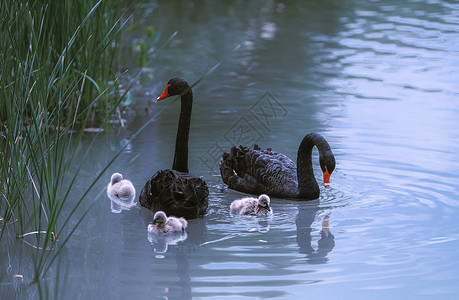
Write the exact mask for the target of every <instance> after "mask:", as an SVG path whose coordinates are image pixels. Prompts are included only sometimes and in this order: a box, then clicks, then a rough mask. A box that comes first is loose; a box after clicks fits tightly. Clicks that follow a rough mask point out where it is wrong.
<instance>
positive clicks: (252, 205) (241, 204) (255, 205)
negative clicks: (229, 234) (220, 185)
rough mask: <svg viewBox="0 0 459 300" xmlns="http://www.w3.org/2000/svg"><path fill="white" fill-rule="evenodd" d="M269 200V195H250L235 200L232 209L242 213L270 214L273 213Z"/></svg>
mask: <svg viewBox="0 0 459 300" xmlns="http://www.w3.org/2000/svg"><path fill="white" fill-rule="evenodd" d="M269 202H270V199H269V197H268V195H265V194H262V195H260V197H258V199H257V198H251V197H248V198H242V199H239V200H234V201H233V203H231V206H230V209H231V210H232V211H234V212H237V213H240V214H241V215H268V214H271V213H272V210H271V207H270V206H269Z"/></svg>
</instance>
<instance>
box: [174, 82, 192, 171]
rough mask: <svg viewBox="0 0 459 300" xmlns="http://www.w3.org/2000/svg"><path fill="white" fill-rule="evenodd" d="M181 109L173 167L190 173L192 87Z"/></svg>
mask: <svg viewBox="0 0 459 300" xmlns="http://www.w3.org/2000/svg"><path fill="white" fill-rule="evenodd" d="M181 100H182V101H181V102H182V105H181V109H180V118H179V125H178V129H177V139H176V140H175V155H174V163H173V165H172V169H174V170H176V171H179V172H185V173H188V136H189V133H190V123H191V109H192V106H193V93H192V91H191V89H190V90H189V91H188V92H187V93H186V94H184V95H182V98H181Z"/></svg>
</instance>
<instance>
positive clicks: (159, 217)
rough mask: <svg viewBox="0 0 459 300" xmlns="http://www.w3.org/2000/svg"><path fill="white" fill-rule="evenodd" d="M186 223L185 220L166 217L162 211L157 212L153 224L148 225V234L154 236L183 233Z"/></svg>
mask: <svg viewBox="0 0 459 300" xmlns="http://www.w3.org/2000/svg"><path fill="white" fill-rule="evenodd" d="M187 225H188V222H187V221H186V220H185V218H176V217H173V216H170V217H167V216H166V214H165V213H164V212H163V211H157V212H156V213H155V216H154V220H153V222H150V224H148V228H147V229H148V232H153V233H156V234H167V233H176V232H184V231H185V228H186V226H187Z"/></svg>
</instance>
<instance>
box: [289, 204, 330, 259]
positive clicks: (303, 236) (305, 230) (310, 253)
mask: <svg viewBox="0 0 459 300" xmlns="http://www.w3.org/2000/svg"><path fill="white" fill-rule="evenodd" d="M318 211H319V206H318V205H317V204H314V205H312V206H311V205H308V206H299V207H298V216H297V217H296V228H297V229H296V230H297V237H296V241H297V243H298V246H299V247H300V249H299V252H300V253H302V254H306V261H307V262H308V263H310V264H325V263H327V262H328V257H327V255H328V253H330V252H331V251H332V250H333V248H334V247H335V237H334V236H333V234H332V233H331V231H330V226H329V223H330V216H329V215H326V216H325V217H324V218H323V220H322V225H321V226H322V228H321V230H320V239H319V241H318V242H317V244H318V246H317V250H314V248H313V247H312V244H311V242H312V236H311V232H312V228H311V225H312V223H313V222H314V220H315V217H316V214H317V212H318Z"/></svg>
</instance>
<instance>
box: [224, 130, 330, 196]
mask: <svg viewBox="0 0 459 300" xmlns="http://www.w3.org/2000/svg"><path fill="white" fill-rule="evenodd" d="M314 146H316V147H317V149H318V150H319V162H320V168H321V169H322V172H323V181H324V184H328V183H330V176H331V174H332V172H333V170H335V157H334V156H333V152H332V150H331V148H330V145H329V144H328V142H327V141H326V140H325V139H324V138H323V136H321V135H320V134H318V133H309V134H307V135H306V136H305V137H304V139H303V141H302V142H301V144H300V147H299V148H298V157H297V163H298V168H297V166H296V165H295V163H294V162H293V161H292V160H291V159H290V158H288V157H287V156H285V155H283V154H281V153H277V152H273V151H271V149H267V150H261V149H260V148H259V147H258V146H257V145H255V146H254V149H253V150H250V149H248V148H246V147H242V146H239V147H235V146H233V147H232V148H231V151H230V153H223V159H222V160H221V162H220V172H221V176H222V179H223V182H224V183H226V184H227V185H228V187H229V188H231V189H234V190H237V191H241V192H244V193H249V194H262V193H264V194H268V195H270V196H275V197H286V198H299V199H306V200H313V199H317V198H319V194H320V189H319V185H318V184H317V181H316V179H315V177H314V172H313V169H312V158H311V157H312V148H313V147H314Z"/></svg>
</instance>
